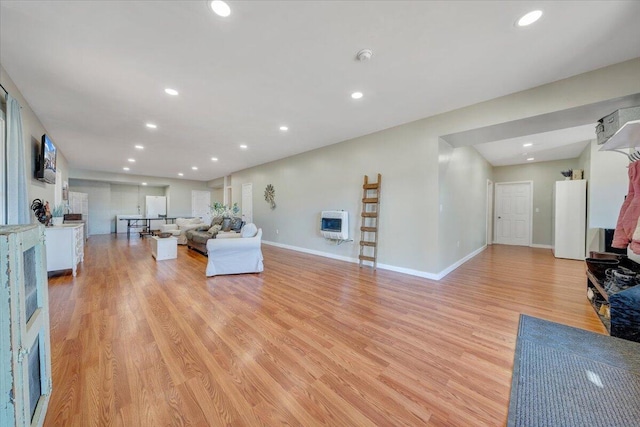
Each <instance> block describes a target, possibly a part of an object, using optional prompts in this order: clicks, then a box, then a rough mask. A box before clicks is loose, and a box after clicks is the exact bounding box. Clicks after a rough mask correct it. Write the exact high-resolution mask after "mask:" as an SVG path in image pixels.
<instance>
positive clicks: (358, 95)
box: [351, 92, 362, 99]
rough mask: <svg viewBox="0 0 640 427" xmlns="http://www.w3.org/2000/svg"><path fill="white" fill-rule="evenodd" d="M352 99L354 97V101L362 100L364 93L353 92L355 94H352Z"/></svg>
mask: <svg viewBox="0 0 640 427" xmlns="http://www.w3.org/2000/svg"><path fill="white" fill-rule="evenodd" d="M351 97H352V98H353V99H360V98H362V92H353V93H352V94H351Z"/></svg>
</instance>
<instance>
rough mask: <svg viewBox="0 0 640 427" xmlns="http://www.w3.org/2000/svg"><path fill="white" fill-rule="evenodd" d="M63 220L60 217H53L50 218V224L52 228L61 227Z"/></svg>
mask: <svg viewBox="0 0 640 427" xmlns="http://www.w3.org/2000/svg"><path fill="white" fill-rule="evenodd" d="M63 220H64V218H63V217H61V216H54V217H53V218H51V224H52V225H53V226H54V227H60V226H61V225H62V221H63Z"/></svg>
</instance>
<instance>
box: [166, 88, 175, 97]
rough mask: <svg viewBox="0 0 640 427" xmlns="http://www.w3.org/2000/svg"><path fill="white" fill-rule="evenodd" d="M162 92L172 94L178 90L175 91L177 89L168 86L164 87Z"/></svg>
mask: <svg viewBox="0 0 640 427" xmlns="http://www.w3.org/2000/svg"><path fill="white" fill-rule="evenodd" d="M164 92H165V93H166V94H167V95H173V96H176V95H178V91H177V90H175V89H171V88H170V87H168V88H166V89H165V90H164Z"/></svg>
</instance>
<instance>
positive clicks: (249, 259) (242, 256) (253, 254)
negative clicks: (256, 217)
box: [206, 224, 264, 277]
mask: <svg viewBox="0 0 640 427" xmlns="http://www.w3.org/2000/svg"><path fill="white" fill-rule="evenodd" d="M240 234H241V237H240V238H237V239H209V240H208V241H207V255H208V257H209V260H208V261H207V272H206V274H207V277H210V276H217V275H220V274H240V273H260V272H261V271H263V270H264V265H263V263H262V260H263V258H262V250H261V249H260V243H261V241H262V229H261V228H260V229H259V228H257V227H256V226H255V224H247V225H245V226H244V227H243V228H242V231H241V232H240Z"/></svg>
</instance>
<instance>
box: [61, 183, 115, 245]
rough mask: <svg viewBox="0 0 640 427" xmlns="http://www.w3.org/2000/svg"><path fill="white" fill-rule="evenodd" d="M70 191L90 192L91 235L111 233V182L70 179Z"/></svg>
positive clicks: (89, 231) (89, 230)
mask: <svg viewBox="0 0 640 427" xmlns="http://www.w3.org/2000/svg"><path fill="white" fill-rule="evenodd" d="M69 191H76V192H78V193H87V194H88V197H89V229H88V233H89V235H90V236H92V235H95V234H109V233H111V224H112V222H113V221H112V219H111V184H109V183H108V182H99V181H85V180H75V179H70V180H69Z"/></svg>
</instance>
